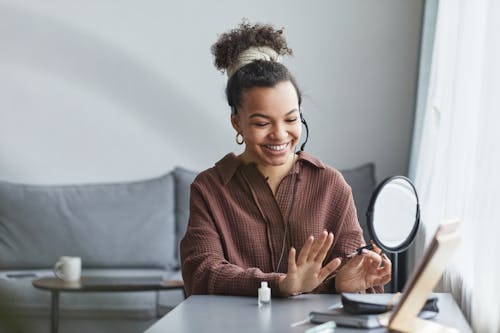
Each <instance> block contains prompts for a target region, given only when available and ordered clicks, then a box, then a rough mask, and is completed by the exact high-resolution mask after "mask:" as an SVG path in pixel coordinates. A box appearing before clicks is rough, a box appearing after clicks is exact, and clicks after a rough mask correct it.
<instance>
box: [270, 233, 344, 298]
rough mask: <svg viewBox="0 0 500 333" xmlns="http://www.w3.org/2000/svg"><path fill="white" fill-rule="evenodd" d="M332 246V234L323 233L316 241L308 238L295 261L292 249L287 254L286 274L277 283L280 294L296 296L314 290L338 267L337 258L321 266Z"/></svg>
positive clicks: (338, 261)
mask: <svg viewBox="0 0 500 333" xmlns="http://www.w3.org/2000/svg"><path fill="white" fill-rule="evenodd" d="M332 244H333V234H332V233H327V232H326V231H323V232H322V233H321V235H320V236H319V238H318V239H317V240H315V239H314V237H313V236H309V238H308V239H307V241H306V243H305V244H304V246H303V247H302V249H301V250H300V253H299V256H298V258H297V260H296V258H295V255H296V253H295V252H296V251H295V248H293V247H292V248H291V249H290V252H289V254H288V272H287V274H286V275H283V276H282V277H281V279H280V281H279V289H280V292H281V293H282V294H284V295H297V294H300V293H305V292H311V291H313V290H314V289H316V287H318V286H319V285H320V284H321V283H322V282H323V281H324V280H325V279H326V278H327V277H328V276H329V275H330V274H332V273H333V272H334V271H335V270H336V269H337V268H338V267H339V266H340V263H341V260H340V259H339V258H335V259H333V260H332V261H330V262H329V263H328V264H326V265H325V266H324V267H323V266H322V265H323V260H325V258H326V255H327V253H328V250H329V249H330V247H331V246H332Z"/></svg>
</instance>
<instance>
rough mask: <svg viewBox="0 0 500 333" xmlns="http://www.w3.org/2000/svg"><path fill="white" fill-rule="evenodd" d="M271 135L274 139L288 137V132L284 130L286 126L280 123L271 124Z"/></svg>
mask: <svg viewBox="0 0 500 333" xmlns="http://www.w3.org/2000/svg"><path fill="white" fill-rule="evenodd" d="M271 136H272V138H273V139H275V140H283V139H286V138H287V137H288V132H287V131H286V126H283V125H281V124H276V125H275V126H273V129H272V133H271Z"/></svg>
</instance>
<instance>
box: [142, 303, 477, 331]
mask: <svg viewBox="0 0 500 333" xmlns="http://www.w3.org/2000/svg"><path fill="white" fill-rule="evenodd" d="M437 295H438V296H439V301H438V307H439V310H440V311H439V314H438V315H437V316H436V318H435V319H433V320H434V321H436V322H439V323H441V324H445V325H448V326H451V327H455V328H458V330H459V331H460V332H472V330H471V328H470V327H469V325H468V323H467V321H466V320H465V318H464V316H463V314H462V312H461V311H460V309H459V307H458V306H457V304H456V303H455V301H454V300H453V298H452V296H451V295H450V294H437ZM339 302H340V295H326V294H321V295H318V294H314V295H313V294H304V295H300V296H295V297H290V298H273V299H272V304H271V305H270V306H264V307H260V308H259V307H258V305H257V298H256V297H255V298H254V297H242V296H217V295H194V296H190V297H189V298H187V299H186V300H184V301H183V302H182V303H181V304H179V305H178V306H177V307H176V308H175V309H173V310H172V311H171V312H169V313H168V314H167V315H165V316H164V317H163V318H161V319H160V320H159V321H157V322H156V323H155V324H154V325H153V326H151V327H150V328H149V329H148V330H147V331H146V333H160V332H162V333H163V332H186V333H187V332H193V333H194V332H238V333H245V332H273V333H276V332H304V330H305V329H307V328H309V327H313V326H314V325H312V324H304V325H301V326H297V327H293V328H292V327H291V326H290V324H292V323H295V322H298V321H301V320H303V319H306V318H307V317H308V315H309V312H311V311H313V310H315V311H325V310H326V309H327V308H328V307H329V306H331V305H333V304H336V303H339ZM361 331H362V330H360V329H350V328H344V327H337V329H336V330H335V332H358V333H359V332H361ZM370 332H386V329H384V328H381V329H374V330H370Z"/></svg>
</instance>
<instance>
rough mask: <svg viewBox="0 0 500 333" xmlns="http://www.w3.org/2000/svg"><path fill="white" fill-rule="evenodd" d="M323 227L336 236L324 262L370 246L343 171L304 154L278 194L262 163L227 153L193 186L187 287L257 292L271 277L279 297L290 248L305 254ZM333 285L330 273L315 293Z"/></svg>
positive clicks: (184, 252) (184, 251)
mask: <svg viewBox="0 0 500 333" xmlns="http://www.w3.org/2000/svg"><path fill="white" fill-rule="evenodd" d="M293 187H295V191H294V190H293ZM292 195H294V198H293V199H292ZM292 200H293V205H292V207H291V209H290V211H289V207H290V205H291V203H292ZM286 215H289V216H288V218H287V216H286ZM287 224H288V227H286V225H287ZM285 228H287V232H286V239H285V245H284V251H283V259H282V261H281V263H280V265H279V267H276V266H277V265H278V261H279V258H280V255H281V253H282V248H283V237H284V235H285ZM323 230H327V231H331V232H333V234H334V236H335V238H334V241H333V245H332V248H331V250H330V251H329V253H328V255H327V258H326V259H325V263H327V262H329V261H330V260H332V259H333V258H336V257H343V258H345V257H346V255H347V254H349V253H351V252H353V251H354V250H355V249H356V248H358V247H359V246H361V245H363V244H364V240H363V237H362V231H361V227H360V226H359V223H358V220H357V217H356V208H355V206H354V201H353V198H352V194H351V188H350V187H349V185H348V184H347V183H346V182H345V180H344V178H343V177H342V175H341V174H340V172H338V171H337V170H335V169H333V168H331V167H328V166H325V165H324V164H323V163H322V162H321V161H320V160H318V159H317V158H315V157H313V156H311V155H310V154H307V153H304V152H300V153H298V159H297V161H296V162H295V165H294V167H293V168H292V171H291V172H290V174H288V175H287V176H286V177H285V178H283V180H282V181H281V183H280V184H279V186H278V189H277V191H276V194H275V195H274V194H273V193H272V191H271V188H270V187H269V185H268V184H267V182H266V179H265V178H264V176H263V175H262V174H261V173H260V172H259V170H258V169H257V167H256V165H255V164H247V165H245V164H243V163H242V162H241V161H240V160H239V159H238V158H237V157H236V156H235V155H234V154H232V153H231V154H228V155H226V156H225V157H224V158H223V159H222V160H220V161H219V162H217V163H216V165H215V166H214V167H212V168H210V169H208V170H206V171H204V172H202V173H200V174H199V175H198V176H197V177H196V179H195V181H194V182H193V184H192V185H191V203H190V216H189V224H188V228H187V231H186V234H185V236H184V239H183V240H182V242H181V245H180V250H181V261H182V277H183V279H184V283H185V289H186V293H187V294H188V295H191V294H231V295H256V294H257V289H258V288H259V286H260V282H261V281H268V282H269V285H270V287H271V290H272V292H273V294H274V295H277V292H278V290H279V288H278V280H279V276H280V275H281V274H282V273H286V270H287V265H288V250H289V249H290V247H291V246H294V247H295V248H296V249H297V253H299V251H300V249H301V248H302V246H303V244H304V242H305V241H306V239H307V238H308V237H309V236H310V235H313V236H314V237H315V238H317V237H318V236H319V235H320V233H321V232H322V231H323ZM334 283H335V281H334V279H330V280H329V281H326V282H324V283H323V284H322V285H320V286H319V287H318V288H317V289H316V290H315V292H318V293H328V292H335V288H334V287H335V286H334ZM368 291H372V290H368Z"/></svg>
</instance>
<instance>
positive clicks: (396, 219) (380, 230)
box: [366, 176, 420, 292]
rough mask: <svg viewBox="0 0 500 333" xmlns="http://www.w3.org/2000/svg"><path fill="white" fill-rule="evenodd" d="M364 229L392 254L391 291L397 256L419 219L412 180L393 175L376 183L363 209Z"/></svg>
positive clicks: (413, 233) (377, 243) (409, 242)
mask: <svg viewBox="0 0 500 333" xmlns="http://www.w3.org/2000/svg"><path fill="white" fill-rule="evenodd" d="M366 217H367V225H368V233H369V234H370V237H371V239H372V240H373V241H374V242H375V244H376V245H377V246H378V247H380V248H381V249H382V250H384V251H386V252H389V253H392V254H393V263H392V264H393V270H392V273H393V274H392V276H393V278H392V280H393V281H392V284H393V288H392V289H393V292H395V291H396V289H397V284H398V278H397V277H398V276H397V273H398V272H397V270H398V262H397V260H398V256H397V254H398V253H400V252H403V251H405V250H406V249H407V248H408V247H409V246H410V245H411V243H412V242H413V241H414V239H415V237H416V235H417V231H418V226H419V223H420V207H419V202H418V195H417V191H416V190H415V187H414V186H413V184H412V182H411V181H410V180H409V179H408V178H406V177H403V176H393V177H389V178H387V179H385V180H384V181H383V182H382V183H380V184H379V185H378V186H377V188H376V189H375V191H374V192H373V194H372V197H371V200H370V204H369V206H368V210H367V212H366Z"/></svg>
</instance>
